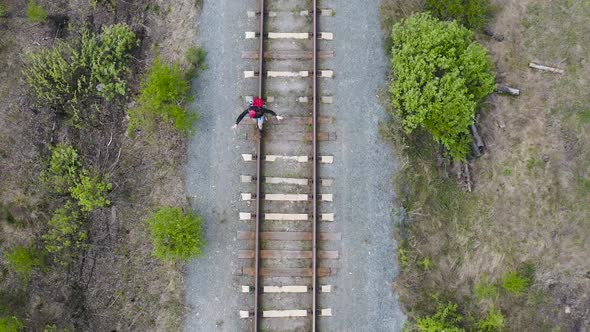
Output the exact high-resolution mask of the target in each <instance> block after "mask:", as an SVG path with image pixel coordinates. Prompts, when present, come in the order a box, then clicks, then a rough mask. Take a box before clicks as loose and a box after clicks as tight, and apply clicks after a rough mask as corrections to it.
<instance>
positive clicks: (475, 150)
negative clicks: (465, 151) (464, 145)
mask: <svg viewBox="0 0 590 332" xmlns="http://www.w3.org/2000/svg"><path fill="white" fill-rule="evenodd" d="M471 152H472V153H473V156H474V157H475V158H479V157H481V151H480V149H479V147H478V146H477V143H475V139H474V140H472V141H471Z"/></svg>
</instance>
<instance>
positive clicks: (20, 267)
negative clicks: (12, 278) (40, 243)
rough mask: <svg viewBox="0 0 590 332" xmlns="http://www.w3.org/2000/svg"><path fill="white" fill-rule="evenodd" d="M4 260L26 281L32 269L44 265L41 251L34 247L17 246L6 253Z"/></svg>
mask: <svg viewBox="0 0 590 332" xmlns="http://www.w3.org/2000/svg"><path fill="white" fill-rule="evenodd" d="M5 257H6V261H7V262H8V264H9V265H10V266H11V267H12V269H14V271H15V272H16V273H17V274H18V275H19V276H20V277H21V278H22V279H23V280H24V281H25V282H28V281H29V278H30V277H31V273H33V269H35V268H39V267H42V266H43V265H44V256H43V252H42V251H40V250H37V249H35V248H34V247H25V246H18V247H16V248H14V249H13V250H11V251H9V252H7V253H6V256H5Z"/></svg>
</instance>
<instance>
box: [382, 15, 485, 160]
mask: <svg viewBox="0 0 590 332" xmlns="http://www.w3.org/2000/svg"><path fill="white" fill-rule="evenodd" d="M392 39H393V48H392V60H391V64H392V69H393V72H394V75H395V80H394V81H393V83H392V84H391V86H390V92H391V95H392V104H393V106H394V108H395V110H396V112H397V114H398V115H399V116H400V118H401V120H402V126H403V128H404V130H405V132H406V133H408V134H410V133H412V132H413V131H414V130H415V129H417V128H425V129H426V130H427V131H428V132H430V133H431V134H432V136H433V137H434V139H435V140H436V141H438V142H440V143H442V144H443V145H444V146H445V147H446V148H447V149H448V151H449V152H450V154H451V156H452V157H453V158H455V159H458V160H461V159H464V158H465V157H466V156H467V154H468V152H469V144H470V143H471V136H470V134H469V125H471V124H473V122H474V118H475V113H476V110H477V107H478V106H479V103H480V102H481V101H482V100H483V99H484V98H485V97H486V96H487V95H489V94H490V93H492V92H493V91H494V88H495V83H494V81H495V75H494V73H493V72H492V64H491V61H490V59H489V57H488V55H487V50H486V49H485V48H484V47H483V46H481V45H479V44H478V43H476V42H474V41H473V33H472V32H470V31H469V30H467V29H466V28H465V27H462V26H461V25H459V24H457V23H456V22H442V21H439V20H438V19H436V18H433V17H432V16H430V15H429V14H427V13H426V14H425V13H421V14H415V15H413V16H410V17H409V18H407V19H405V20H403V21H402V22H401V23H398V24H396V25H394V27H393V33H392Z"/></svg>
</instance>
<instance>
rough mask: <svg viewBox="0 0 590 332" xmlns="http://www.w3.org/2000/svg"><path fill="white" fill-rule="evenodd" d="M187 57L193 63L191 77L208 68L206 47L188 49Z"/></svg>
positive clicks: (190, 71)
mask: <svg viewBox="0 0 590 332" xmlns="http://www.w3.org/2000/svg"><path fill="white" fill-rule="evenodd" d="M185 57H186V60H187V61H188V63H190V65H191V68H190V70H189V73H190V74H191V75H190V76H191V77H192V76H195V75H196V74H197V73H198V71H199V70H204V69H207V65H206V64H205V59H206V58H207V52H206V51H205V50H204V49H202V48H194V47H191V48H189V49H188V50H187V51H186V54H185Z"/></svg>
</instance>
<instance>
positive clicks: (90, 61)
mask: <svg viewBox="0 0 590 332" xmlns="http://www.w3.org/2000/svg"><path fill="white" fill-rule="evenodd" d="M137 43H138V42H137V38H136V36H135V34H134V33H133V31H131V29H130V28H129V26H128V25H126V24H124V23H119V24H114V25H109V26H105V27H104V28H103V30H102V32H101V33H100V34H98V35H97V34H95V33H94V32H92V31H90V30H89V29H88V28H83V29H82V30H81V33H80V36H79V38H76V39H72V40H69V41H68V42H64V41H58V42H56V43H55V45H54V46H53V47H51V48H49V49H42V50H40V51H39V52H35V53H31V54H29V55H28V59H27V60H28V61H27V66H26V67H25V69H24V70H23V75H24V77H25V79H26V81H27V83H28V84H29V86H30V87H31V90H32V92H33V94H34V95H35V97H36V99H37V102H38V103H39V104H42V105H47V106H51V107H54V108H56V109H59V110H61V111H63V112H65V113H67V114H68V115H70V117H71V120H72V121H73V122H74V124H77V125H80V122H81V121H80V120H81V119H83V120H91V119H92V118H93V116H94V115H95V114H94V113H92V112H91V111H96V110H97V109H98V106H97V105H99V103H97V100H96V99H97V98H99V97H102V98H104V99H105V100H107V101H110V100H112V99H114V98H115V97H118V96H125V95H126V93H127V90H128V89H127V74H128V72H129V60H130V58H131V52H132V50H133V48H134V47H135V46H137Z"/></svg>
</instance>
